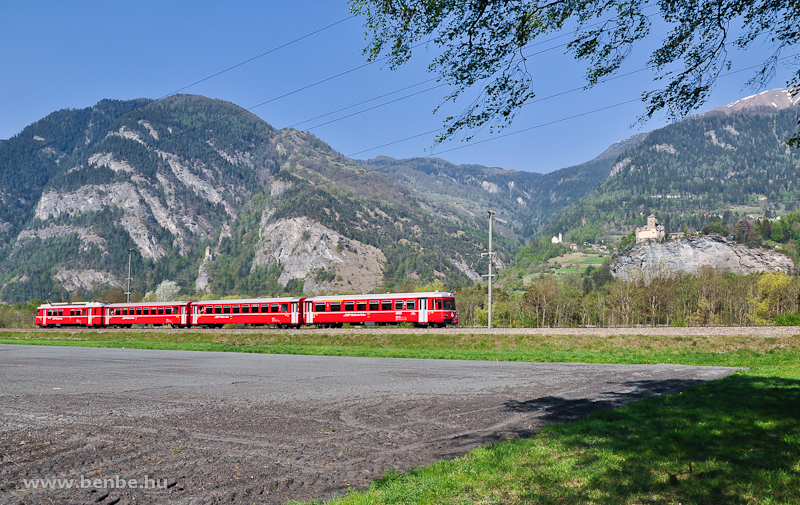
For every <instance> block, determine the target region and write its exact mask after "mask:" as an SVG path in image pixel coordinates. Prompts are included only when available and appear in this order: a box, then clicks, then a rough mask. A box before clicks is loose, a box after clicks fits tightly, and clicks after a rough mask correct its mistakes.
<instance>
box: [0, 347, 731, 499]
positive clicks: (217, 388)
mask: <svg viewBox="0 0 800 505" xmlns="http://www.w3.org/2000/svg"><path fill="white" fill-rule="evenodd" d="M0 360H2V362H3V364H4V366H3V367H2V369H0V405H2V407H1V408H0V427H1V428H0V454H1V455H2V461H1V462H0V476H1V477H2V478H0V502H2V503H19V504H40V503H58V504H69V503H89V502H96V503H101V504H109V503H113V504H127V503H174V504H201V503H253V502H256V503H280V502H283V501H285V500H288V499H299V500H307V499H327V498H330V497H332V496H334V495H336V494H339V493H342V492H344V491H345V490H346V489H347V488H349V487H355V488H365V487H367V486H368V484H369V483H370V482H371V481H372V480H373V479H375V478H376V477H378V476H380V475H382V474H383V473H384V472H385V471H387V470H389V469H392V470H397V471H404V470H406V469H408V468H410V467H412V466H417V465H425V464H429V463H431V462H433V461H436V460H437V459H441V458H453V457H456V456H459V455H462V454H464V453H466V452H467V451H469V450H470V449H473V448H475V447H478V446H480V445H485V444H488V443H491V442H495V441H499V440H504V439H508V438H516V437H525V436H530V435H531V434H533V433H534V432H535V430H537V429H538V428H540V427H541V426H543V425H545V424H547V423H550V422H563V421H569V420H573V419H576V418H578V417H581V416H583V415H586V414H587V413H590V412H594V411H597V410H599V409H605V408H612V407H615V406H618V405H620V404H622V403H624V402H627V401H630V400H633V399H638V398H644V397H648V396H652V395H656V394H663V393H670V392H676V391H681V390H684V389H686V388H688V387H691V386H693V385H696V384H699V383H701V382H702V381H705V380H710V379H714V378H718V377H722V376H725V375H727V374H729V373H731V371H732V369H730V368H709V367H690V366H681V365H659V366H647V365H585V364H572V363H569V364H559V363H510V362H506V363H503V362H500V363H496V362H477V361H450V360H413V359H379V358H336V357H322V356H316V357H315V356H286V355H282V356H273V355H252V354H238V353H236V354H234V353H200V352H179V351H143V350H131V349H85V348H52V347H37V346H0ZM145 477H147V478H149V479H152V481H153V482H155V486H157V487H156V489H140V488H135V489H130V488H129V487H126V488H118V487H116V486H114V487H108V486H107V485H105V484H103V485H102V486H101V489H94V488H93V486H90V487H89V488H84V489H74V488H73V489H48V490H41V489H39V490H33V489H29V488H26V486H25V481H26V480H28V481H30V480H31V479H44V478H51V479H52V478H62V479H73V480H74V482H75V484H74V485H77V486H80V484H81V482H89V480H90V479H91V480H92V481H93V479H110V480H112V481H113V480H115V479H116V480H117V481H119V480H120V479H124V480H129V479H137V482H139V483H141V482H143V481H144V479H145ZM81 479H83V480H81ZM158 486H160V488H159V487H158Z"/></svg>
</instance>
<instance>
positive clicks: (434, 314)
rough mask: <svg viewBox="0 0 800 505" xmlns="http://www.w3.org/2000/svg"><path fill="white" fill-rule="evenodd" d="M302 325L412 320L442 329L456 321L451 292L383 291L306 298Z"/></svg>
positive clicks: (454, 302) (381, 322) (338, 324)
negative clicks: (367, 293) (380, 292)
mask: <svg viewBox="0 0 800 505" xmlns="http://www.w3.org/2000/svg"><path fill="white" fill-rule="evenodd" d="M304 305H305V307H304V310H303V314H304V317H305V320H304V322H305V324H316V325H317V326H327V327H331V326H333V327H341V326H342V324H343V323H350V324H363V325H367V326H372V325H386V324H399V323H411V324H414V325H416V326H428V325H433V326H435V327H438V328H442V327H444V326H446V325H448V324H453V323H454V322H455V320H456V317H457V316H456V301H455V297H454V296H453V294H452V293H441V292H438V291H437V292H431V293H386V294H373V295H342V296H315V297H310V298H306V299H305V302H304Z"/></svg>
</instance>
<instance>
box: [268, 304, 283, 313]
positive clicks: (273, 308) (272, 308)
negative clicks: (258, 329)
mask: <svg viewBox="0 0 800 505" xmlns="http://www.w3.org/2000/svg"><path fill="white" fill-rule="evenodd" d="M269 310H270V312H280V311H281V306H280V305H278V304H277V303H273V304H272V305H270V306H269Z"/></svg>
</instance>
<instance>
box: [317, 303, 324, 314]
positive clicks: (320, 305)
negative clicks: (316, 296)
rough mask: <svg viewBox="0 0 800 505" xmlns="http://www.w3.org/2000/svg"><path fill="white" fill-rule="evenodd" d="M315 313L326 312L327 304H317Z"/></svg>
mask: <svg viewBox="0 0 800 505" xmlns="http://www.w3.org/2000/svg"><path fill="white" fill-rule="evenodd" d="M314 312H325V302H315V303H314Z"/></svg>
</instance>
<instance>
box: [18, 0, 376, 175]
mask: <svg viewBox="0 0 800 505" xmlns="http://www.w3.org/2000/svg"><path fill="white" fill-rule="evenodd" d="M222 1H226V0H222ZM220 3H221V2H220ZM353 17H354V16H349V17H346V18H344V19H340V20H339V21H336V22H334V23H331V24H329V25H327V26H324V27H322V28H319V29H317V30H314V31H312V32H309V33H307V34H305V35H302V36H300V37H297V38H295V39H292V40H290V41H289V42H285V43H283V44H281V45H279V46H277V47H274V48H272V49H270V50H268V51H264V52H263V53H261V54H258V55H256V56H253V57H251V58H248V59H247V60H244V61H241V62H239V63H237V64H235V65H231V66H230V67H227V68H225V69H224V70H220V71H218V72H215V73H214V74H211V75H209V76H206V77H204V78H202V79H199V80H197V81H194V82H193V83H191V84H187V85H186V86H183V87H181V88H178V89H177V90H175V91H171V92H169V93H167V94H165V95H162V96H160V97H158V98H156V99H154V100H152V101H148V102H146V103H143V104H141V105H137V106H135V107H133V108H131V109H129V110H127V111H125V112H122V113H120V114H118V115H116V116H111V117H109V118H108V119H105V120H103V121H99V122H97V123H93V124H90V125H89V126H87V127H85V128H81V129H79V130H76V131H73V132H71V133H68V134H67V135H63V136H61V137H59V138H56V139H54V140H51V141H49V142H46V143H44V144H41V145H39V146H37V147H35V148H34V149H30V150H28V151H24V152H22V153H20V154H17V155H15V156H10V157H8V158H6V159H4V160H2V162H9V161H12V160H14V159H17V158H20V157H22V156H25V155H27V154H31V153H35V152H37V151H40V150H42V149H45V148H47V147H48V146H51V145H53V144H55V143H58V142H61V141H63V140H66V139H68V138H72V137H74V136H75V135H78V134H81V133H84V132H86V131H89V130H91V129H92V128H95V127H98V126H101V125H104V124H108V123H110V122H113V121H116V120H117V119H119V118H121V117H123V116H125V115H127V114H130V113H131V112H135V111H137V110H139V109H142V108H145V107H149V106H151V105H153V104H154V103H157V102H159V101H161V100H164V99H165V98H168V97H170V96H173V95H175V94H177V93H180V92H181V91H184V90H186V89H188V88H191V87H192V86H195V85H197V84H200V83H202V82H205V81H207V80H209V79H212V78H214V77H217V76H219V75H222V74H224V73H226V72H229V71H231V70H233V69H235V68H238V67H241V66H242V65H245V64H247V63H250V62H252V61H255V60H257V59H259V58H261V57H263V56H266V55H268V54H271V53H274V52H276V51H278V50H280V49H283V48H285V47H287V46H290V45H292V44H295V43H297V42H299V41H301V40H304V39H307V38H309V37H311V36H313V35H316V34H318V33H320V32H323V31H325V30H328V29H329V28H333V27H334V26H336V25H339V24H341V23H344V22H345V21H349V20H350V19H353ZM358 68H362V67H358ZM345 73H349V72H345ZM341 75H344V74H341ZM334 77H338V76H334ZM327 80H330V79H327ZM327 80H323V81H320V82H317V83H314V84H312V85H309V86H306V87H304V88H301V89H300V90H296V91H295V92H297V91H302V90H303V89H307V88H309V87H312V86H316V85H317V84H320V83H321V82H326V81H327ZM291 94H294V92H291V93H287V94H285V95H283V96H281V97H279V98H283V97H285V96H289V95H291ZM264 103H269V101H267V102H264ZM264 103H262V104H259V105H256V106H255V107H259V106H260V105H264Z"/></svg>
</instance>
